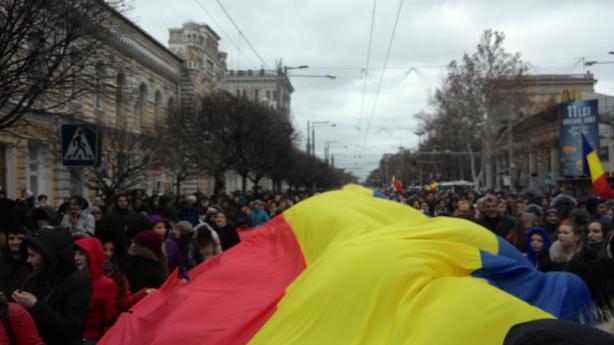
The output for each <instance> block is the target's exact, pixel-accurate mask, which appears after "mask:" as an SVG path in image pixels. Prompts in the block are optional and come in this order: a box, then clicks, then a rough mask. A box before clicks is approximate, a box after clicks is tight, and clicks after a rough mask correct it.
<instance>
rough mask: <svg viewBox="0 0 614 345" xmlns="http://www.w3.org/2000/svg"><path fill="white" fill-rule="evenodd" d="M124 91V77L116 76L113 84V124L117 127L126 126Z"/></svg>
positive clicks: (122, 74) (122, 75) (120, 74)
mask: <svg viewBox="0 0 614 345" xmlns="http://www.w3.org/2000/svg"><path fill="white" fill-rule="evenodd" d="M125 89H126V75H125V74H124V73H118V74H117V80H116V84H115V123H116V125H118V126H126V116H125V109H126V106H125V104H124V103H125V99H124V90H125Z"/></svg>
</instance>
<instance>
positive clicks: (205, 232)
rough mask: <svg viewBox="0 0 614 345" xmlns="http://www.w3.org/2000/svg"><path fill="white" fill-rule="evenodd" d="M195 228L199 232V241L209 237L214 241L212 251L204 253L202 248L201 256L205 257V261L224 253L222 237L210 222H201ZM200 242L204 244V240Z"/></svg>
mask: <svg viewBox="0 0 614 345" xmlns="http://www.w3.org/2000/svg"><path fill="white" fill-rule="evenodd" d="M194 230H195V231H196V233H197V238H199V242H200V241H202V239H208V240H209V241H212V243H213V246H212V248H211V251H210V252H208V253H203V252H202V250H201V253H202V255H201V256H202V258H203V261H204V260H207V259H209V258H212V257H214V256H216V255H219V254H221V253H222V243H221V241H220V237H219V236H218V234H217V232H216V231H215V230H213V228H211V227H210V226H209V224H207V223H201V224H199V225H198V226H197V227H196V228H194ZM200 243H201V244H202V242H200ZM201 249H206V248H201Z"/></svg>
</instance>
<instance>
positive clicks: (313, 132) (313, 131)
mask: <svg viewBox="0 0 614 345" xmlns="http://www.w3.org/2000/svg"><path fill="white" fill-rule="evenodd" d="M335 126H337V125H336V124H334V123H330V121H314V122H312V123H311V155H312V156H314V157H315V155H316V128H321V127H335Z"/></svg>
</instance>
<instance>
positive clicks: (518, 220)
mask: <svg viewBox="0 0 614 345" xmlns="http://www.w3.org/2000/svg"><path fill="white" fill-rule="evenodd" d="M382 192H384V193H383V194H384V195H385V196H386V197H387V198H389V199H392V200H395V201H398V202H401V203H404V204H407V205H409V206H411V207H413V208H415V209H417V210H419V211H421V212H423V213H424V214H426V215H427V216H429V217H441V216H447V217H457V218H463V219H465V220H468V221H471V222H475V223H477V224H480V225H482V226H483V227H485V228H487V229H488V230H490V231H492V232H493V233H495V234H497V235H498V236H500V237H501V238H502V239H504V240H507V241H509V242H510V243H511V244H512V245H514V246H515V247H516V248H518V250H520V251H522V252H523V253H525V255H526V257H527V259H528V261H529V262H530V263H531V264H532V265H533V266H534V267H536V268H537V269H539V270H541V271H544V272H547V271H568V272H572V273H574V274H577V275H578V276H580V277H581V278H582V279H583V280H584V281H585V282H586V284H587V286H588V287H589V290H590V292H591V294H592V297H593V299H594V301H595V305H596V306H597V308H596V310H597V312H598V313H599V315H598V316H599V317H600V318H602V319H604V320H607V319H609V318H611V317H612V312H613V311H614V231H611V228H612V223H613V215H614V204H613V203H611V202H606V201H605V200H601V199H598V198H583V199H580V198H578V199H576V198H574V197H572V196H570V195H567V194H563V193H559V194H558V195H546V194H543V193H540V192H535V193H527V194H513V193H494V192H493V193H485V194H482V195H480V194H478V193H476V192H474V191H471V190H469V191H466V192H456V193H454V192H444V191H437V190H431V191H429V192H412V193H397V192H393V191H390V190H382ZM380 195H381V193H380ZM308 196H309V195H308V194H306V193H292V192H288V193H285V194H273V193H262V194H261V193H254V192H248V193H246V194H243V193H236V194H233V195H222V196H219V197H214V198H208V197H206V196H204V195H202V194H199V193H196V194H191V195H187V196H185V197H183V198H181V199H178V198H175V197H173V196H168V195H154V196H147V195H145V193H144V192H143V191H141V190H136V191H133V192H132V193H129V194H119V195H117V196H116V197H115V198H114V200H112V201H111V202H109V201H107V200H103V199H102V198H101V197H96V198H95V199H94V200H92V201H91V202H89V201H87V200H86V199H85V198H83V197H82V196H65V197H64V198H63V200H62V202H61V204H60V205H59V207H57V208H54V207H52V206H50V205H49V204H48V200H47V197H46V196H45V195H39V196H37V197H35V196H34V195H33V194H32V193H30V192H28V191H26V190H24V191H22V193H21V197H20V198H18V199H17V200H10V199H8V198H7V197H6V195H5V194H4V193H3V192H2V191H0V320H2V324H0V343H1V344H4V343H8V344H82V343H85V344H95V343H96V342H97V341H98V340H99V339H100V338H101V337H102V336H103V335H104V333H105V332H106V330H108V329H109V328H110V327H111V325H112V324H113V323H114V321H115V320H116V319H117V317H118V315H119V314H120V313H121V312H125V311H127V310H129V308H130V307H131V306H133V305H134V304H135V303H137V302H138V301H139V300H141V299H142V298H143V297H145V296H146V295H147V294H149V293H151V292H152V291H155V290H156V289H158V288H159V287H160V286H161V285H162V284H163V282H164V281H165V280H166V278H167V277H168V276H169V275H170V274H177V275H178V276H179V277H181V279H185V280H188V279H189V275H188V271H189V270H190V269H191V268H193V267H195V266H196V265H198V264H199V263H201V262H203V261H204V260H207V259H208V258H211V257H214V256H216V255H218V254H220V253H222V252H223V251H227V250H229V249H231V248H232V247H233V246H235V245H236V244H238V243H240V241H241V236H240V234H241V233H242V231H245V230H247V229H250V228H254V227H257V226H259V225H262V224H264V223H266V222H267V221H268V220H269V219H270V218H272V217H275V216H276V215H279V214H281V213H282V212H284V211H285V210H286V209H287V208H289V207H291V206H292V205H294V204H295V203H297V202H300V201H301V200H303V199H305V198H306V197H308ZM2 326H4V327H2ZM3 341H4V342H3Z"/></svg>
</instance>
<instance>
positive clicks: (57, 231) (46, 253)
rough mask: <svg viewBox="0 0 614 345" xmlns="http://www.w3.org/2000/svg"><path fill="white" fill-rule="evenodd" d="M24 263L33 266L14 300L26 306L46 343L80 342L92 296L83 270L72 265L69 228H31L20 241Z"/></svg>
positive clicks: (71, 242) (73, 252) (50, 344)
mask: <svg viewBox="0 0 614 345" xmlns="http://www.w3.org/2000/svg"><path fill="white" fill-rule="evenodd" d="M24 243H25V246H22V248H23V247H25V249H26V250H27V255H28V259H27V262H28V264H30V265H31V266H32V268H33V272H32V274H31V275H30V276H29V277H28V278H27V279H26V281H25V282H24V286H23V288H22V290H16V291H15V292H13V295H12V297H13V299H14V300H15V302H17V303H18V304H20V305H21V306H23V307H24V308H26V309H28V310H29V312H30V314H31V315H32V317H33V318H34V321H35V322H36V327H37V328H38V331H39V333H40V335H41V337H42V338H43V340H45V342H47V344H49V345H55V344H58V345H60V344H62V345H72V344H75V345H76V344H81V343H82V341H83V338H82V336H83V330H84V327H85V322H86V320H87V314H88V310H89V306H90V301H91V298H92V286H91V284H90V281H89V279H88V277H87V274H86V273H83V272H81V271H79V270H77V267H76V266H75V259H74V257H75V247H74V245H73V239H72V235H71V233H70V231H69V230H66V229H63V228H59V227H56V228H53V229H46V230H40V231H35V232H33V233H32V234H31V235H28V236H26V238H25V240H24Z"/></svg>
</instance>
